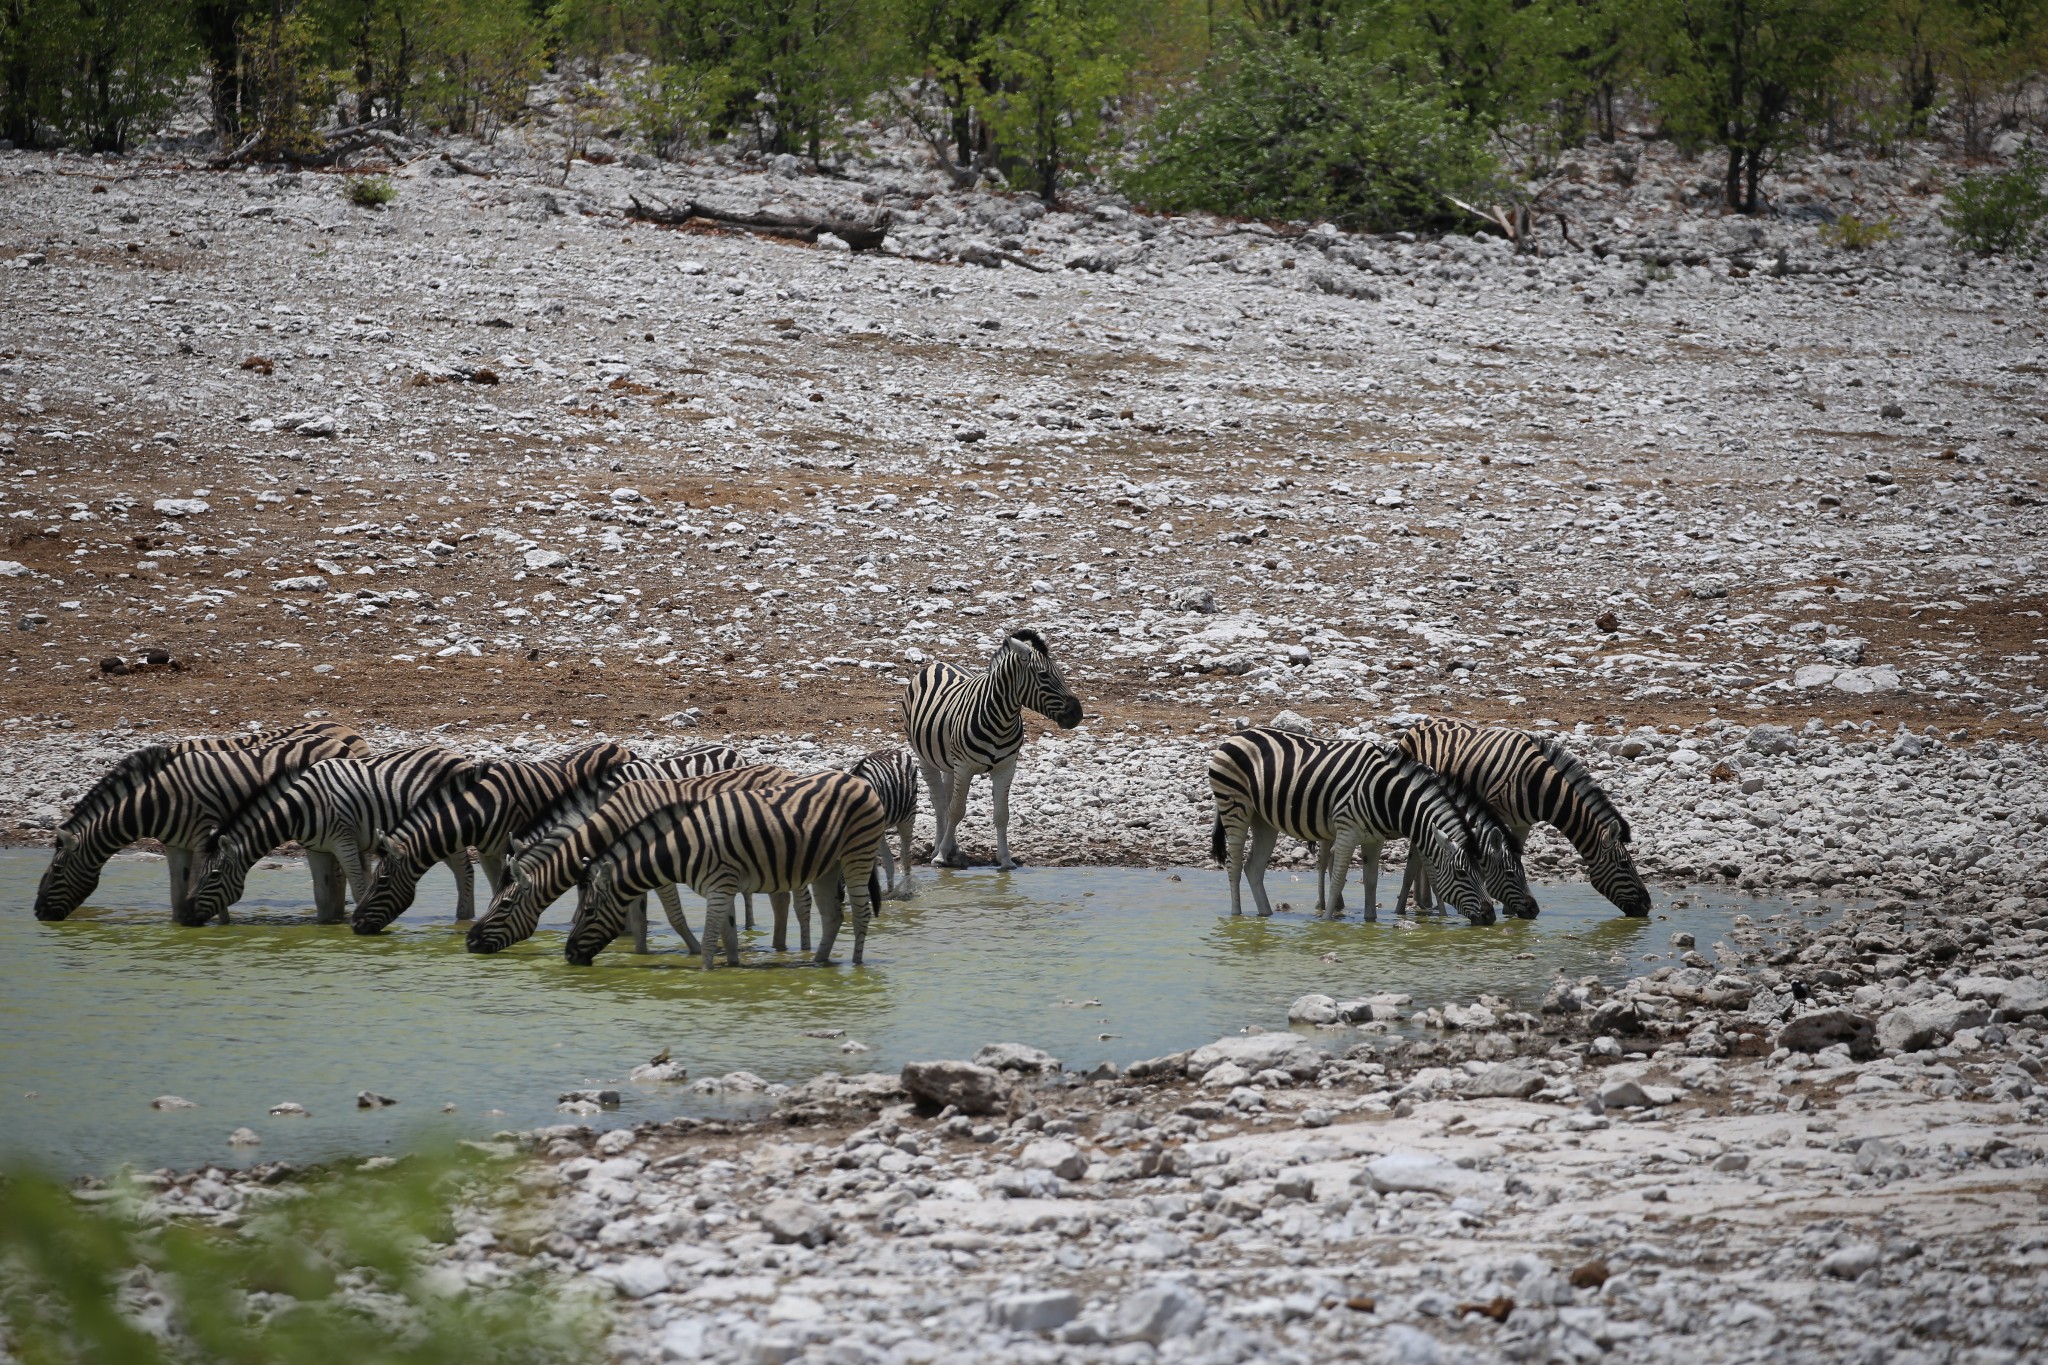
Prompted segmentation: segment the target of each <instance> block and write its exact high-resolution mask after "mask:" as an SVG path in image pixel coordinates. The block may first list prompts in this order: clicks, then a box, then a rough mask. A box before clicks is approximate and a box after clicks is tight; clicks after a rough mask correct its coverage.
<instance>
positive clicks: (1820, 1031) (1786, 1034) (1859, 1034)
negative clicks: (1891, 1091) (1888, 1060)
mask: <svg viewBox="0 0 2048 1365" xmlns="http://www.w3.org/2000/svg"><path fill="white" fill-rule="evenodd" d="M1836 1043H1847V1044H1848V1045H1849V1055H1850V1056H1851V1057H1854V1058H1855V1059H1856V1060H1858V1061H1863V1060H1865V1059H1866V1058H1869V1057H1873V1056H1876V1055H1877V1030H1876V1029H1875V1028H1873V1027H1872V1026H1871V1022H1870V1020H1868V1019H1866V1018H1865V1017H1864V1016H1862V1015H1860V1014H1858V1013H1856V1011H1854V1010H1851V1009H1842V1008H1839V1007H1837V1008H1834V1009H1824V1010H1808V1011H1807V1012H1806V1013H1805V1014H1802V1015H1800V1016H1798V1017H1797V1018H1795V1019H1792V1020H1789V1021H1788V1022H1787V1023H1786V1024H1785V1027H1783V1028H1781V1029H1779V1030H1778V1046H1779V1047H1783V1048H1790V1049H1791V1050H1792V1051H1794V1052H1819V1051H1820V1050H1821V1049H1822V1048H1825V1047H1833V1046H1834V1045H1835V1044H1836Z"/></svg>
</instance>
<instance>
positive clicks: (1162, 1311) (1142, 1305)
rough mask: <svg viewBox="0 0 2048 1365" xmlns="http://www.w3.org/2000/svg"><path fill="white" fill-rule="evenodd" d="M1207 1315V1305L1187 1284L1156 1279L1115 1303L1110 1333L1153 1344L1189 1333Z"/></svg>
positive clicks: (1118, 1338) (1122, 1338) (1117, 1337)
mask: <svg viewBox="0 0 2048 1365" xmlns="http://www.w3.org/2000/svg"><path fill="white" fill-rule="evenodd" d="M1208 1316H1209V1305H1208V1304H1206V1303H1204V1302H1203V1301H1202V1296H1201V1295H1200V1294H1199V1293H1197V1292H1195V1291H1194V1290H1193V1289H1191V1288H1189V1287H1188V1286H1187V1285H1184V1284H1178V1283H1176V1282H1174V1281H1172V1280H1159V1281H1156V1282H1154V1283H1152V1284H1148V1285H1146V1286H1145V1287H1144V1288H1142V1289H1140V1290H1138V1291H1137V1292H1136V1293H1135V1294H1132V1295H1131V1296H1130V1297H1129V1298H1127V1299H1125V1300H1124V1301H1123V1302H1122V1303H1120V1304H1118V1305H1117V1308H1116V1317H1115V1318H1114V1320H1113V1321H1112V1323H1111V1330H1110V1335H1112V1336H1114V1337H1115V1338H1116V1339H1117V1340H1118V1341H1147V1342H1150V1343H1152V1344H1153V1345H1154V1346H1157V1345H1158V1344H1159V1343H1160V1342H1162V1341H1166V1340H1168V1339H1169V1338H1172V1337H1185V1336H1193V1335H1194V1334H1195V1332H1196V1331H1197V1330H1198V1329H1199V1328H1200V1327H1201V1325H1202V1320H1203V1319H1204V1318H1206V1317H1208Z"/></svg>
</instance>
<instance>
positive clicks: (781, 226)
mask: <svg viewBox="0 0 2048 1365" xmlns="http://www.w3.org/2000/svg"><path fill="white" fill-rule="evenodd" d="M631 200H632V207H631V208H629V209H628V210H627V211H626V216H627V217H628V218H633V219H637V220H638V221H640V222H643V223H658V224H661V225H663V226H666V227H682V226H684V225H686V224H688V223H690V222H691V221H692V220H701V221H703V222H707V223H715V224H717V225H718V226H720V227H733V228H740V229H742V230H744V231H747V232H758V233H760V234H761V235H763V236H766V237H791V238H795V239H797V240H799V241H805V242H815V241H817V240H818V237H819V235H820V234H821V233H826V232H829V233H831V234H832V235H833V236H834V237H837V238H838V239H839V240H840V241H842V242H845V243H846V244H847V245H848V246H850V247H852V248H853V249H854V250H855V251H872V250H874V249H875V248H876V247H878V246H880V245H881V244H882V240H883V238H885V237H887V236H888V235H889V221H890V215H889V211H888V210H887V209H883V210H882V211H881V212H880V213H878V214H876V215H875V216H874V217H873V218H834V217H829V216H825V215H822V214H821V215H812V214H806V213H799V212H796V211H794V210H790V211H784V212H777V211H775V210H772V209H757V210H755V211H754V212H752V213H745V212H741V211H739V210H737V209H729V208H722V207H720V206H719V205H717V204H705V203H699V202H697V201H695V200H684V201H682V202H680V203H675V204H669V203H663V202H661V201H659V200H656V201H654V202H651V203H650V202H645V201H643V200H642V199H641V198H640V196H639V195H637V194H636V195H633V196H631Z"/></svg>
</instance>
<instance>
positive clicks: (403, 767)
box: [190, 744, 478, 924]
mask: <svg viewBox="0 0 2048 1365" xmlns="http://www.w3.org/2000/svg"><path fill="white" fill-rule="evenodd" d="M477 770H478V764H477V763H476V762H475V761H474V760H472V759H470V758H468V757H466V756H464V755H462V754H459V753H457V752H456V751H455V750H453V749H450V748H446V747H445V746H443V745H439V744H422V745H419V746H418V747H416V748H411V749H400V750H397V751H396V752H394V753H389V754H379V755H377V756H376V757H374V758H363V759H358V758H331V759H328V760H327V761H326V762H325V763H316V764H314V765H313V766H312V767H310V768H308V769H306V770H305V771H304V772H297V773H283V774H280V775H279V776H278V777H277V778H276V779H275V780H273V781H272V782H271V783H270V784H269V785H268V786H266V787H264V789H263V790H262V791H260V792H257V793H256V794H255V795H254V796H252V797H251V798H250V799H249V801H248V803H247V804H246V805H244V806H243V807H242V809H241V811H240V812H238V813H237V814H236V816H235V818H234V819H233V820H230V821H229V822H228V823H227V824H225V825H222V826H221V827H220V828H219V829H218V830H216V831H215V832H214V835H213V838H212V839H211V840H209V841H208V844H207V849H206V863H207V870H206V874H205V876H203V877H202V878H201V879H200V882H199V889H198V891H197V892H196V893H194V895H193V898H192V904H191V906H190V915H191V917H192V919H191V922H192V923H195V924H204V923H206V922H207V921H208V920H210V919H214V918H218V919H219V920H220V922H221V923H223V924H225V923H227V919H228V907H229V906H231V905H233V904H234V903H235V902H236V901H238V900H240V899H241V898H242V890H243V887H244V885H245V883H246V882H247V879H248V875H249V868H250V866H251V865H252V864H254V863H255V861H256V860H257V859H258V858H261V857H262V856H263V855H264V854H266V853H268V852H270V851H271V850H272V849H274V848H276V847H278V846H279V845H280V844H284V843H287V842H290V841H293V840H296V841H297V842H298V843H299V845H300V846H301V847H303V848H304V849H305V850H306V855H307V857H308V859H309V860H312V861H313V862H314V879H313V886H314V897H315V901H316V903H317V905H318V916H319V922H320V923H322V924H334V923H338V922H340V920H341V917H342V904H341V890H342V888H341V884H340V881H339V878H338V877H337V876H336V873H337V872H339V873H343V874H346V876H347V878H348V888H349V890H351V891H352V892H354V894H355V898H356V904H357V905H361V904H362V903H363V898H364V897H365V896H367V895H368V894H369V873H368V870H367V869H366V868H365V867H364V856H365V854H366V852H367V851H368V850H369V849H370V848H371V847H373V846H374V844H375V842H376V838H377V835H378V833H379V832H381V831H383V830H388V829H392V828H394V827H396V826H397V825H398V823H399V822H400V821H401V820H403V819H404V818H405V817H406V816H407V815H408V814H410V813H411V811H412V810H413V809H414V808H415V807H416V806H418V805H419V803H420V802H422V801H424V800H426V799H427V798H428V797H429V796H430V795H432V794H433V793H435V792H436V791H439V790H441V789H443V788H445V787H449V786H457V787H459V786H461V785H463V784H466V783H467V782H469V781H470V780H472V779H473V778H474V777H475V776H476V774H477ZM447 861H448V863H449V864H450V870H451V871H452V872H453V873H454V874H455V878H456V881H457V883H458V884H459V883H461V882H462V881H464V880H466V879H467V878H468V876H469V858H468V854H467V852H466V851H463V852H460V853H458V854H456V855H453V856H451V857H450V858H449V859H448V860H447ZM336 864H338V867H337V866H336Z"/></svg>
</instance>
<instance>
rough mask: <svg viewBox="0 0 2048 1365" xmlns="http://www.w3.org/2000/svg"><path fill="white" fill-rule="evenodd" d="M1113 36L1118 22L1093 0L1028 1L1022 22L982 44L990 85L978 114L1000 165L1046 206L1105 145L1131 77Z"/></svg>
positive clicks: (979, 103) (983, 92) (978, 101)
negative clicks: (1107, 121)
mask: <svg viewBox="0 0 2048 1365" xmlns="http://www.w3.org/2000/svg"><path fill="white" fill-rule="evenodd" d="M1115 34H1116V26H1115V21H1114V19H1113V17H1112V16H1111V15H1109V14H1107V13H1103V12H1101V11H1100V10H1093V9H1091V7H1090V4H1089V3H1088V0H1024V6H1023V11H1022V13H1021V15H1020V16H1019V20H1018V22H1017V23H1016V24H1015V25H1014V26H1013V27H1012V28H1011V29H1010V30H1008V31H1005V32H999V33H996V34H994V35H992V36H991V37H990V38H988V39H987V40H986V42H985V43H984V44H983V53H984V57H983V60H984V61H985V63H986V67H987V70H988V72H989V80H988V82H987V83H986V84H984V85H983V87H982V89H981V92H980V94H979V95H978V96H977V97H976V98H975V101H974V107H975V110H976V112H977V113H978V114H979V116H980V118H981V120H982V122H983V123H985V124H986V125H987V126H988V128H989V131H990V133H991V134H992V136H993V140H994V142H995V145H996V147H997V148H998V149H999V154H1000V156H1001V157H1002V159H1003V160H1006V161H1008V162H1009V163H1010V164H1011V165H1012V166H1013V167H1016V168H1018V169H1020V170H1021V171H1022V172H1023V175H1022V177H1021V178H1023V179H1024V180H1025V181H1026V182H1027V183H1028V184H1030V186H1031V187H1032V188H1033V189H1034V190H1035V191H1036V192H1037V193H1038V195H1039V197H1040V198H1041V199H1043V200H1045V202H1046V203H1048V204H1050V203H1053V202H1054V201H1055V200H1057V199H1058V197H1059V188H1060V180H1061V176H1062V174H1063V173H1065V172H1067V171H1071V170H1075V169H1079V168H1083V167H1085V166H1087V164H1088V161H1089V158H1090V157H1092V156H1093V155H1094V153H1095V151H1096V149H1097V148H1098V147H1099V146H1100V144H1101V140H1102V129H1103V113H1104V110H1105V108H1106V106H1107V105H1108V104H1109V102H1110V101H1111V100H1112V99H1113V98H1115V96H1116V95H1117V94H1118V92H1119V91H1120V90H1121V89H1122V88H1123V85H1124V82H1125V79H1126V77H1127V76H1128V75H1129V65H1128V63H1127V62H1126V60H1125V59H1124V58H1123V56H1122V55H1121V54H1120V53H1119V52H1118V50H1117V48H1116V45H1115V41H1114V40H1115ZM1012 178H1013V179H1016V178H1019V177H1012Z"/></svg>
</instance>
